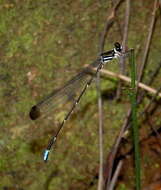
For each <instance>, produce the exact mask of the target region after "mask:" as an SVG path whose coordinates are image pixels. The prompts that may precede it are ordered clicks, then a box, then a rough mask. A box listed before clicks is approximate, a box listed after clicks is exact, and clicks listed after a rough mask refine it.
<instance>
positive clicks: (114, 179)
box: [108, 160, 123, 190]
mask: <svg viewBox="0 0 161 190" xmlns="http://www.w3.org/2000/svg"><path fill="white" fill-rule="evenodd" d="M122 165H123V160H120V161H119V163H118V165H117V168H116V170H115V173H114V175H113V178H112V180H111V183H110V186H109V188H108V190H113V189H114V187H115V184H116V182H117V179H118V176H119V174H120V170H121V168H122Z"/></svg>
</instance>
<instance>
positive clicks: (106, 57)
mask: <svg viewBox="0 0 161 190" xmlns="http://www.w3.org/2000/svg"><path fill="white" fill-rule="evenodd" d="M121 52H122V46H121V45H120V44H119V43H118V42H116V43H115V44H114V49H112V50H110V51H106V52H103V53H101V54H100V58H101V62H102V63H103V64H105V63H107V62H109V61H111V60H112V59H114V58H119V57H120V56H121V55H122V54H121Z"/></svg>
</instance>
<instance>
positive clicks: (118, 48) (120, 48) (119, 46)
mask: <svg viewBox="0 0 161 190" xmlns="http://www.w3.org/2000/svg"><path fill="white" fill-rule="evenodd" d="M114 46H115V49H116V51H119V52H121V50H122V46H121V45H120V43H118V42H116V43H115V44H114Z"/></svg>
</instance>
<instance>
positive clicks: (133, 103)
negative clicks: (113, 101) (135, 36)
mask: <svg viewBox="0 0 161 190" xmlns="http://www.w3.org/2000/svg"><path fill="white" fill-rule="evenodd" d="M130 64H131V89H132V90H131V93H130V99H131V107H132V129H133V143H134V157H135V181H136V190H140V189H141V175H140V169H141V168H140V151H139V128H138V121H137V99H136V97H137V95H136V66H135V55H134V49H132V50H131V55H130Z"/></svg>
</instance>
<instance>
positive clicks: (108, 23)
mask: <svg viewBox="0 0 161 190" xmlns="http://www.w3.org/2000/svg"><path fill="white" fill-rule="evenodd" d="M123 1H124V0H118V1H117V2H116V3H115V4H114V7H113V8H112V11H111V13H110V16H108V18H107V21H106V24H105V27H104V30H103V33H102V35H101V40H100V52H102V51H103V47H104V44H105V39H106V35H107V32H108V30H109V29H110V28H111V26H112V25H113V23H114V20H115V14H116V11H117V9H118V8H119V6H120V5H121V3H122V2H123Z"/></svg>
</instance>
